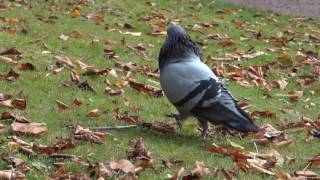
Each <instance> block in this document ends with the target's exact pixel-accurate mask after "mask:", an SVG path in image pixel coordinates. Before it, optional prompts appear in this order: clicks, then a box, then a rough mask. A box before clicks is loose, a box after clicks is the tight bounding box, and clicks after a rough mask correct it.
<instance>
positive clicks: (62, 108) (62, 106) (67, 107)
mask: <svg viewBox="0 0 320 180" xmlns="http://www.w3.org/2000/svg"><path fill="white" fill-rule="evenodd" d="M56 103H57V105H58V108H59V110H60V111H64V110H66V109H69V106H68V105H66V104H65V103H64V102H62V101H59V100H56Z"/></svg>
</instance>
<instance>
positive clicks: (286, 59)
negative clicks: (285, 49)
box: [276, 54, 293, 68]
mask: <svg viewBox="0 0 320 180" xmlns="http://www.w3.org/2000/svg"><path fill="white" fill-rule="evenodd" d="M276 61H277V63H278V65H279V66H280V68H286V67H290V66H292V65H293V60H292V57H291V55H290V54H285V55H283V56H279V57H277V58H276Z"/></svg>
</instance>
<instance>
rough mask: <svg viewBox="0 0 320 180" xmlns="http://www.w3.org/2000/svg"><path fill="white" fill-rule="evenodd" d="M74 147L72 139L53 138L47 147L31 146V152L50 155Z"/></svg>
mask: <svg viewBox="0 0 320 180" xmlns="http://www.w3.org/2000/svg"><path fill="white" fill-rule="evenodd" d="M74 147H75V142H74V140H73V139H71V138H69V139H63V138H55V139H54V141H53V142H52V143H51V144H49V145H38V144H33V145H32V150H33V151H34V152H36V153H38V154H43V155H51V154H57V153H60V152H62V151H63V150H65V149H71V148H74Z"/></svg>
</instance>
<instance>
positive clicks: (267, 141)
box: [252, 124, 293, 146]
mask: <svg viewBox="0 0 320 180" xmlns="http://www.w3.org/2000/svg"><path fill="white" fill-rule="evenodd" d="M252 136H253V138H254V142H256V143H257V144H260V145H275V146H287V145H289V144H291V143H292V142H293V141H292V140H290V139H288V135H287V134H285V133H284V132H283V131H279V130H276V129H275V128H274V127H272V126H271V125H270V124H265V125H263V126H261V127H260V131H259V132H258V133H256V134H252Z"/></svg>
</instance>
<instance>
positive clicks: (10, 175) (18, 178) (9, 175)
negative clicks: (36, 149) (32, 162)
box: [0, 169, 26, 180]
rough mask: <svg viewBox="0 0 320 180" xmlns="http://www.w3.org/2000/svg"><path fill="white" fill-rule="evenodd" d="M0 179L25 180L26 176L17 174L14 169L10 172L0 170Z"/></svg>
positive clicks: (20, 173)
mask: <svg viewBox="0 0 320 180" xmlns="http://www.w3.org/2000/svg"><path fill="white" fill-rule="evenodd" d="M0 179H3V180H7V179H8V180H11V179H14V180H24V179H26V175H25V174H23V173H22V172H19V171H17V170H15V169H10V170H0Z"/></svg>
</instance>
